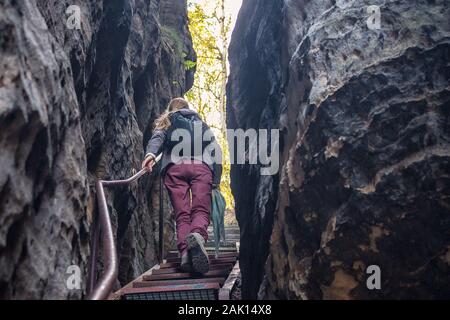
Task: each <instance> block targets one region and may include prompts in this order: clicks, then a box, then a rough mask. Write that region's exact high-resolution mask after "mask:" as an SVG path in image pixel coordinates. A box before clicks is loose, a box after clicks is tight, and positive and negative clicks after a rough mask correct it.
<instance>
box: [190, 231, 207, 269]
mask: <svg viewBox="0 0 450 320" xmlns="http://www.w3.org/2000/svg"><path fill="white" fill-rule="evenodd" d="M186 242H187V245H188V250H189V255H190V258H191V263H192V272H194V273H200V274H205V273H207V272H208V271H209V260H208V253H207V252H206V250H205V246H204V244H205V239H203V237H202V236H201V235H200V234H199V233H196V232H194V233H190V234H189V235H188V236H187V237H186Z"/></svg>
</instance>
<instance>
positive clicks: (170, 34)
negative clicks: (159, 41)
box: [161, 25, 184, 57]
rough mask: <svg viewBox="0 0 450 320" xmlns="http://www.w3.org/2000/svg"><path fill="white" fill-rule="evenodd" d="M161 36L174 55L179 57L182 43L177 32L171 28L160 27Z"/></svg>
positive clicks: (181, 51)
mask: <svg viewBox="0 0 450 320" xmlns="http://www.w3.org/2000/svg"><path fill="white" fill-rule="evenodd" d="M161 34H162V37H163V39H165V40H166V42H167V43H168V45H169V46H170V47H171V48H172V49H173V50H174V51H175V54H176V55H177V56H179V57H181V56H182V55H183V48H184V41H183V39H182V38H181V35H180V34H179V33H178V31H177V30H175V29H174V28H172V27H169V26H164V25H162V26H161Z"/></svg>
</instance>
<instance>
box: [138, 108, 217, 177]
mask: <svg viewBox="0 0 450 320" xmlns="http://www.w3.org/2000/svg"><path fill="white" fill-rule="evenodd" d="M178 112H180V113H181V114H183V115H186V116H192V115H194V116H197V117H198V119H200V117H199V115H198V114H197V112H195V111H193V110H190V109H183V110H180V111H178ZM208 128H209V127H208ZM166 133H167V131H166V130H155V132H153V135H152V137H151V138H150V141H149V142H148V144H147V148H146V157H147V156H148V155H152V156H154V157H156V156H157V155H158V154H159V153H161V152H162V153H163V156H162V159H161V173H162V175H164V174H165V173H166V172H165V169H166V168H167V166H168V165H169V164H171V163H174V161H173V160H172V158H171V154H170V150H167V148H165V145H164V142H165V140H166V136H167V134H166ZM211 143H214V144H215V149H216V150H220V154H219V155H217V157H216V158H217V159H218V161H214V162H213V161H212V160H211V159H197V157H195V156H193V157H191V158H190V160H192V159H194V160H200V161H203V162H205V163H206V164H207V165H208V166H209V168H210V169H211V171H212V173H213V185H214V186H218V185H219V184H220V179H221V178H222V158H221V156H222V155H221V152H222V151H221V149H220V146H219V144H218V143H217V141H216V139H215V137H214V136H213V138H212V140H211ZM205 160H206V161H205Z"/></svg>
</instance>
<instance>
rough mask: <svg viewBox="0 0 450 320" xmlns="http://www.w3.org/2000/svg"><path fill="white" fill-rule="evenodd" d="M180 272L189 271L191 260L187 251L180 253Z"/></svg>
mask: <svg viewBox="0 0 450 320" xmlns="http://www.w3.org/2000/svg"><path fill="white" fill-rule="evenodd" d="M180 270H181V272H191V270H192V267H191V260H190V259H189V254H188V252H187V251H185V252H183V254H182V255H181V264H180Z"/></svg>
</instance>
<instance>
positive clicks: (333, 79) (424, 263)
mask: <svg viewBox="0 0 450 320" xmlns="http://www.w3.org/2000/svg"><path fill="white" fill-rule="evenodd" d="M275 3H276V4H275ZM377 4H378V5H379V6H380V8H381V29H380V30H370V29H369V28H368V26H367V19H368V18H369V14H368V13H367V6H369V5H377ZM271 5H272V6H275V7H277V8H279V10H275V9H273V8H272V10H271V11H270V14H269V13H268V12H267V11H269V8H268V6H270V5H269V4H268V3H267V1H256V0H255V1H247V2H245V3H244V7H243V9H242V11H241V14H240V17H239V23H238V28H237V29H236V30H235V32H234V34H233V40H232V41H233V44H234V45H232V46H231V48H230V61H231V73H232V75H231V77H230V82H229V87H228V88H229V91H228V98H229V101H228V102H229V112H230V116H229V119H228V121H229V124H230V126H232V127H233V126H236V127H241V126H242V127H244V128H248V127H253V128H254V127H265V126H267V123H270V124H271V125H273V124H274V123H276V125H277V126H279V128H280V129H281V130H282V132H283V138H282V156H281V162H282V165H283V166H282V168H281V171H280V177H279V181H280V182H279V184H278V185H276V184H275V183H272V184H268V183H265V182H264V181H261V178H258V174H257V173H255V170H254V168H252V167H237V166H236V167H234V168H233V173H232V174H233V175H232V180H233V182H234V184H233V190H234V192H235V193H238V192H239V191H240V190H241V188H243V187H242V186H247V188H248V190H249V191H247V193H246V195H247V196H246V197H245V198H243V197H239V196H238V197H237V198H236V202H237V209H238V212H237V213H238V215H239V222H240V224H241V226H240V227H241V230H242V235H243V237H242V239H241V251H242V253H243V254H244V252H246V250H253V252H254V254H255V255H260V256H261V258H259V257H258V258H257V259H256V260H255V259H253V260H250V259H248V260H245V257H244V258H243V260H242V262H241V265H242V267H243V279H242V281H243V288H242V292H243V295H244V294H246V295H247V297H256V295H257V292H258V289H260V297H265V298H275V299H285V298H289V299H386V298H394V299H402V298H413V299H414V298H415V299H418V298H424V299H430V298H449V297H450V290H449V288H450V286H449V285H450V277H449V274H450V258H449V256H450V232H449V230H450V202H449V199H450V198H449V195H450V178H449V177H450V176H449V174H450V170H449V169H450V119H449V110H450V92H449V91H450V87H449V83H450V81H449V80H450V65H449V61H450V24H449V22H448V17H449V16H450V9H449V7H448V3H447V2H446V1H397V2H393V1H281V0H280V1H274V2H273V4H271ZM271 33H272V34H273V33H275V34H276V35H277V36H272V37H271V36H270V34H271ZM268 37H269V38H268ZM270 37H271V38H270ZM243 38H247V39H254V41H253V42H251V41H250V42H249V44H248V45H247V46H245V49H244V50H240V47H238V43H239V41H241V39H243ZM269 39H271V41H270V40H269ZM268 52H270V53H272V55H271V56H270V55H268V54H267V53H268ZM263 67H264V69H263ZM270 69H273V70H274V71H273V72H268V71H267V70H270ZM258 72H262V73H263V74H264V75H265V76H259V77H257V79H259V80H257V81H261V80H260V79H269V80H268V83H269V84H268V85H267V86H266V87H263V88H262V89H260V90H257V87H255V84H254V81H255V80H254V79H252V78H251V77H249V75H250V74H253V75H256V74H258ZM254 97H259V100H258V99H254ZM269 104H271V105H272V107H271V110H275V111H274V112H273V113H272V114H273V118H272V119H271V120H272V121H268V120H266V119H265V118H264V116H265V115H267V113H266V112H265V110H267V108H268V107H267V106H268V105H269ZM249 115H251V116H249ZM249 119H252V120H251V121H250V120H249ZM271 125H269V127H270V126H271ZM275 180H276V179H275V178H274V180H273V181H275ZM267 195H269V198H270V197H273V198H274V201H276V208H275V206H271V208H272V209H271V210H265V211H264V217H265V221H270V219H273V220H274V223H273V228H268V227H266V225H260V224H250V223H249V221H252V219H255V218H257V217H261V202H260V201H256V206H255V205H254V203H255V199H261V198H264V197H266V198H267ZM266 209H267V207H266ZM272 217H273V218H272ZM269 238H270V241H269ZM261 241H264V242H263V243H262V242H261ZM256 245H257V246H258V248H260V250H259V251H255V249H254V246H256ZM267 255H268V258H267V261H266V263H265V266H263V263H261V261H260V260H258V259H262V258H265V257H266V256H267ZM370 265H378V266H379V267H380V269H381V290H368V289H367V286H366V281H367V279H368V277H369V275H368V274H367V273H366V270H367V267H368V266H370ZM263 268H264V270H263ZM263 274H264V277H263ZM261 283H262V285H261V286H260V284H261Z"/></svg>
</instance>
